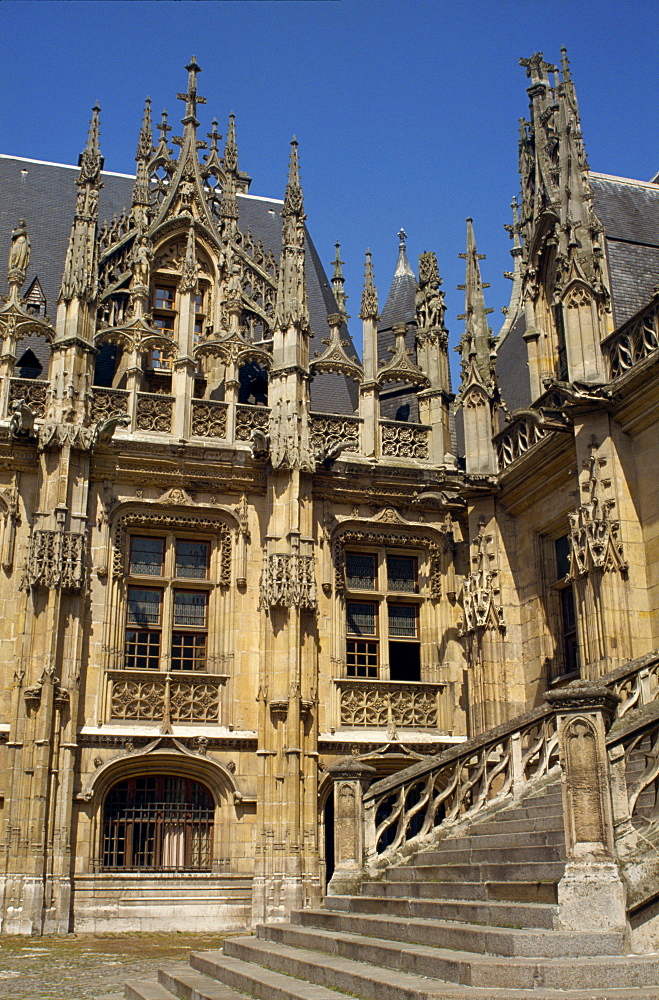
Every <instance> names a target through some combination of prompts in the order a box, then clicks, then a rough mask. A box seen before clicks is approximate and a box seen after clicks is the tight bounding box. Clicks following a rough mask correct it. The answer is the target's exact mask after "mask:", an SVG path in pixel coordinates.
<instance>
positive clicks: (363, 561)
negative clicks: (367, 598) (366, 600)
mask: <svg viewBox="0 0 659 1000" xmlns="http://www.w3.org/2000/svg"><path fill="white" fill-rule="evenodd" d="M375 581H376V557H375V556H374V555H368V554H363V553H361V552H346V583H347V585H348V588H349V589H350V590H375Z"/></svg>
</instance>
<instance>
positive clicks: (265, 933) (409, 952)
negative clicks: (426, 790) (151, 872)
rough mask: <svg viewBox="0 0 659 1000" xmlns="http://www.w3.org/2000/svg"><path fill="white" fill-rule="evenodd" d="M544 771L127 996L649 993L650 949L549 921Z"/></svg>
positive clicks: (213, 999) (555, 824) (585, 998)
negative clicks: (398, 860) (355, 890)
mask: <svg viewBox="0 0 659 1000" xmlns="http://www.w3.org/2000/svg"><path fill="white" fill-rule="evenodd" d="M563 830H564V823H563V813H562V799H561V790H560V785H559V781H558V776H557V773H556V771H554V772H553V774H552V773H550V774H549V775H548V776H547V778H546V779H545V780H544V781H543V782H542V784H541V786H540V787H536V788H535V790H534V791H532V792H531V793H530V794H527V795H526V796H524V797H523V798H521V799H519V800H518V801H517V802H515V803H514V804H507V805H505V806H504V807H503V808H500V809H499V810H498V811H496V812H495V813H490V814H489V815H488V814H486V815H484V816H483V817H482V818H479V819H478V820H475V821H474V822H472V823H471V824H470V826H469V827H468V828H466V829H464V831H462V832H463V833H464V835H458V831H457V830H456V829H453V830H451V831H449V834H448V836H445V837H444V838H443V839H441V840H438V842H437V843H434V844H433V845H432V848H431V849H424V850H421V851H419V852H418V853H417V854H415V855H413V856H412V857H411V858H409V859H408V860H407V861H406V863H404V864H400V865H396V866H392V867H390V868H388V869H386V871H385V872H384V873H383V877H382V878H381V879H378V880H370V881H368V882H366V883H365V884H364V886H363V891H362V893H361V894H360V895H354V896H348V895H345V896H327V897H326V898H325V900H324V902H323V905H322V906H321V907H320V908H318V909H305V910H301V911H298V912H295V913H293V915H292V918H291V921H290V923H285V924H282V923H274V924H268V925H263V926H259V927H257V928H256V935H255V936H252V937H234V938H230V939H228V940H226V941H225V943H224V948H223V951H212V952H205V953H198V954H192V955H191V956H190V964H189V965H186V966H182V965H181V966H177V967H173V968H169V969H166V970H162V971H161V972H160V973H159V974H158V978H157V980H155V979H154V980H151V981H148V982H147V981H144V982H131V983H128V984H127V986H126V997H127V998H128V1000H174V998H176V997H177V998H179V1000H239V998H241V997H258V998H260V1000H341V998H344V997H345V998H348V997H353V998H354V997H361V998H366V1000H431V998H437V1000H439V998H441V997H446V998H452V1000H461V998H464V1000H468V998H470V1000H471V998H478V997H482V998H484V1000H485V998H488V1000H490V998H492V997H500V998H502V1000H504V998H505V1000H521V998H522V997H524V998H526V1000H529V998H533V1000H549V998H553V1000H559V998H560V1000H614V998H615V1000H632V998H635V1000H640V998H641V997H642V998H644V1000H645V998H648V1000H649V998H657V1000H659V955H656V954H652V955H633V956H632V955H630V954H628V948H629V946H628V940H627V939H626V935H625V934H624V933H623V932H620V931H610V930H606V931H593V930H587V929H584V930H583V931H578V932H575V931H563V930H560V929H556V919H557V915H558V907H557V883H558V881H559V879H560V878H561V876H562V874H563V872H564V865H565V838H564V832H563Z"/></svg>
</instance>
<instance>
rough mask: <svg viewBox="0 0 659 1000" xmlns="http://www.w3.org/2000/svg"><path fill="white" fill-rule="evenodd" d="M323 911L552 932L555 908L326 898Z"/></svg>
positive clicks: (483, 902) (405, 898) (455, 901)
mask: <svg viewBox="0 0 659 1000" xmlns="http://www.w3.org/2000/svg"><path fill="white" fill-rule="evenodd" d="M323 908H324V909H327V910H340V911H342V912H346V913H376V914H382V913H386V914H387V916H391V917H405V918H406V919H407V918H414V917H416V918H419V919H426V918H430V919H431V920H452V921H456V920H462V921H464V922H465V923H473V924H491V925H493V926H495V927H544V928H546V929H547V930H552V929H553V927H554V923H555V918H556V915H557V914H558V907H557V906H553V905H551V904H549V903H510V902H506V901H504V902H497V901H487V900H460V899H418V898H414V897H412V898H410V897H409V896H401V897H399V898H396V897H387V899H386V903H383V897H382V896H374V895H367V896H326V897H325V899H324V901H323Z"/></svg>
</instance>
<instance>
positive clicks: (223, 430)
mask: <svg viewBox="0 0 659 1000" xmlns="http://www.w3.org/2000/svg"><path fill="white" fill-rule="evenodd" d="M228 409H229V404H228V403H218V402H213V401H210V400H198V399H193V401H192V434H193V436H194V437H212V438H226V436H227V411H228Z"/></svg>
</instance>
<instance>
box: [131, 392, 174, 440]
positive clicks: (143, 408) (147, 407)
mask: <svg viewBox="0 0 659 1000" xmlns="http://www.w3.org/2000/svg"><path fill="white" fill-rule="evenodd" d="M173 407H174V397H173V396H160V395H158V394H157V393H152V392H139V393H138V394H137V414H136V419H135V424H136V427H137V430H139V431H158V432H160V433H165V434H167V433H168V432H169V431H171V429H172V410H173Z"/></svg>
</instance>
